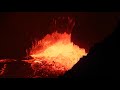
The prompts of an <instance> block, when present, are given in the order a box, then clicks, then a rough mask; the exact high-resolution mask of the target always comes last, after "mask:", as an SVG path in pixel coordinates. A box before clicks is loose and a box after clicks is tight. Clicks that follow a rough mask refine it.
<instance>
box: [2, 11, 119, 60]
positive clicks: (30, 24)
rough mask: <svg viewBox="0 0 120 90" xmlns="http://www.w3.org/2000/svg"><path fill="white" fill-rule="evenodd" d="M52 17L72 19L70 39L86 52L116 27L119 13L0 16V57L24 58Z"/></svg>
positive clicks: (48, 31)
mask: <svg viewBox="0 0 120 90" xmlns="http://www.w3.org/2000/svg"><path fill="white" fill-rule="evenodd" d="M56 16H72V17H75V20H76V27H77V26H78V27H77V28H76V30H75V31H73V32H74V35H73V39H74V40H76V41H79V42H80V44H81V47H84V48H86V49H89V48H90V47H91V46H92V45H93V44H94V43H96V42H99V41H100V40H102V39H104V38H105V37H106V36H108V35H109V34H110V33H111V32H112V31H113V30H114V28H115V27H116V25H117V18H118V17H119V16H120V13H115V12H113V13H112V12H106V13H105V12H94V13H92V12H89V13H85V12H84V13H82V12H76V13H75V12H69V13H67V12H66V13H65V12H64V13H62V12H61V13H60V12H59V13H57V12H56V13H55V12H54V13H52V12H51V13H42V12H41V13H39V12H37V13H35V12H33V13H32V12H29V13H28V12H27V13H25V12H24V13H22V12H21V13H12V12H11V13H2V12H1V13H0V58H4V57H11V58H17V57H22V56H24V55H25V50H26V48H28V47H30V45H31V44H30V43H31V39H32V38H34V37H39V38H42V37H44V36H45V35H46V34H47V33H50V32H51V30H49V26H50V21H51V19H52V18H53V17H56Z"/></svg>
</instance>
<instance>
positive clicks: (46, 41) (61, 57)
mask: <svg viewBox="0 0 120 90" xmlns="http://www.w3.org/2000/svg"><path fill="white" fill-rule="evenodd" d="M86 54H87V53H86V52H85V49H83V48H79V46H77V45H75V44H73V42H71V34H67V33H66V32H64V33H58V32H54V33H52V34H47V35H46V36H45V37H44V38H43V39H42V40H40V41H36V44H35V45H33V47H32V49H31V51H30V56H31V57H33V59H32V61H29V62H30V63H31V67H32V69H33V70H35V74H36V72H40V73H39V74H38V75H40V74H43V75H42V76H41V77H43V76H44V77H45V76H46V77H47V76H49V75H50V74H51V73H52V75H54V74H55V75H56V74H57V75H56V76H59V75H61V74H64V73H65V71H67V70H69V69H71V68H72V67H73V65H75V64H76V63H77V62H78V60H79V59H80V58H81V57H83V56H84V55H86ZM41 71H43V72H41ZM45 73H46V74H45ZM49 73H50V74H49ZM53 73H54V74H53Z"/></svg>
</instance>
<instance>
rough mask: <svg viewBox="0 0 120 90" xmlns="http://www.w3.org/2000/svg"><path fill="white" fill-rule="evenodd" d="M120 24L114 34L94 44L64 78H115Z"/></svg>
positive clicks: (117, 68)
mask: <svg viewBox="0 0 120 90" xmlns="http://www.w3.org/2000/svg"><path fill="white" fill-rule="evenodd" d="M119 38H120V22H119V23H118V27H117V28H116V30H114V32H113V33H112V34H111V35H110V36H108V37H106V38H105V39H104V40H103V41H102V42H100V43H97V44H95V45H94V46H93V47H92V48H91V49H90V51H89V53H88V55H87V56H85V57H83V58H82V59H80V60H79V62H78V63H77V64H75V65H74V66H73V68H72V69H71V70H69V71H67V72H66V73H65V74H64V76H62V77H64V78H90V79H93V78H98V79H99V78H110V79H111V78H117V77H118V76H119V71H120V70H119V68H120V67H119V60H120V57H119V56H120V55H119V50H120V48H119V47H120V45H119V42H120V40H119Z"/></svg>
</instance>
